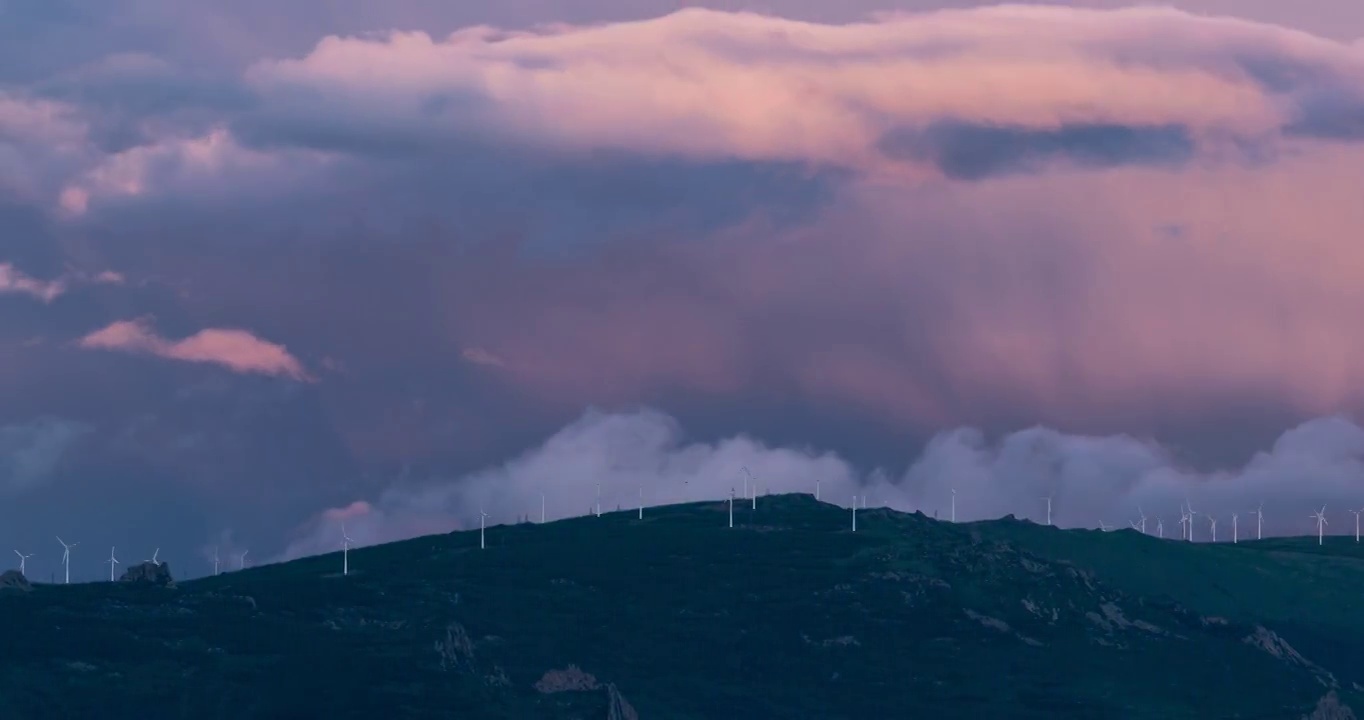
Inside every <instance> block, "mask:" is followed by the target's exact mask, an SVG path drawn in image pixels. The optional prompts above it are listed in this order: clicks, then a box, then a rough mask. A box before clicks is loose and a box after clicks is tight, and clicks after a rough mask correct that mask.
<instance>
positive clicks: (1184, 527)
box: [1179, 505, 1189, 540]
mask: <svg viewBox="0 0 1364 720" xmlns="http://www.w3.org/2000/svg"><path fill="white" fill-rule="evenodd" d="M1188 537H1189V515H1188V513H1186V512H1184V506H1183V505H1180V506H1179V539H1180V540H1186V539H1188Z"/></svg>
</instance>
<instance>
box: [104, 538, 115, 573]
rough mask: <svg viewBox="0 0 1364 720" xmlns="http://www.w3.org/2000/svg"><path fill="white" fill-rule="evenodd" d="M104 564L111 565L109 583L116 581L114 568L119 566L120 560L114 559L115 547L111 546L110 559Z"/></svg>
mask: <svg viewBox="0 0 1364 720" xmlns="http://www.w3.org/2000/svg"><path fill="white" fill-rule="evenodd" d="M104 562H107V563H109V582H113V581H114V566H115V565H117V564H118V558H116V557H114V546H113V545H110V546H109V559H108V560H105V561H104Z"/></svg>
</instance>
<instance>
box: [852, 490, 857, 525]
mask: <svg viewBox="0 0 1364 720" xmlns="http://www.w3.org/2000/svg"><path fill="white" fill-rule="evenodd" d="M852 511H853V529H852V531H853V532H857V496H856V495H854V496H853V507H852Z"/></svg>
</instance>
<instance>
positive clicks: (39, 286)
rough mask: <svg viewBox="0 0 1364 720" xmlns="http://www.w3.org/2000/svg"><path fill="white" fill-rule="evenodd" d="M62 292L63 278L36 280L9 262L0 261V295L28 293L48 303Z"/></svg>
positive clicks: (64, 285) (64, 290) (63, 286)
mask: <svg viewBox="0 0 1364 720" xmlns="http://www.w3.org/2000/svg"><path fill="white" fill-rule="evenodd" d="M64 292H66V283H65V282H64V281H63V280H36V279H34V278H31V277H29V276H27V275H25V274H23V273H22V272H19V270H18V269H17V268H15V267H14V266H13V265H11V264H9V263H0V295H5V294H14V295H28V296H30V297H34V298H37V299H39V300H42V301H43V302H49V303H50V302H52V301H53V300H55V299H57V297H58V296H60V295H61V294H62V293H64Z"/></svg>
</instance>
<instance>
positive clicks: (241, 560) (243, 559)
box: [237, 550, 251, 570]
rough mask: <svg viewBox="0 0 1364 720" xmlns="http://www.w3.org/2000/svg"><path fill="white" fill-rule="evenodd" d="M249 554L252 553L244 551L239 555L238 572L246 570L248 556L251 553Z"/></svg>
mask: <svg viewBox="0 0 1364 720" xmlns="http://www.w3.org/2000/svg"><path fill="white" fill-rule="evenodd" d="M249 552H251V551H250V550H243V551H242V554H241V555H239V556H237V569H238V570H245V569H246V554H247V553H249Z"/></svg>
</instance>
